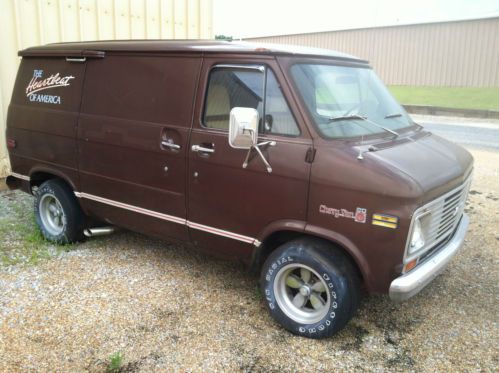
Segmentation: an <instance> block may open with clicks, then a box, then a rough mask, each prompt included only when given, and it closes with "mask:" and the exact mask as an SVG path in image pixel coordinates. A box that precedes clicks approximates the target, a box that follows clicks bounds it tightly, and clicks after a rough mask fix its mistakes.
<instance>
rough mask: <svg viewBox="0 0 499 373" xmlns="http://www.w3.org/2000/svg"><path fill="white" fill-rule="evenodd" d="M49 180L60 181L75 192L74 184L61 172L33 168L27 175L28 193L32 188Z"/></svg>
mask: <svg viewBox="0 0 499 373" xmlns="http://www.w3.org/2000/svg"><path fill="white" fill-rule="evenodd" d="M51 179H60V180H62V181H64V182H65V183H66V184H67V185H68V186H69V187H70V188H71V190H73V191H75V190H76V185H75V183H74V182H73V181H72V180H71V178H69V177H68V176H67V175H65V174H64V173H63V172H61V171H59V170H55V169H52V168H49V167H34V168H32V169H31V172H30V174H29V180H30V191H32V189H33V187H38V186H40V185H41V184H43V183H44V182H45V181H47V180H51Z"/></svg>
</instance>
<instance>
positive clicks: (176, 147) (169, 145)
mask: <svg viewBox="0 0 499 373" xmlns="http://www.w3.org/2000/svg"><path fill="white" fill-rule="evenodd" d="M161 145H163V146H164V147H166V148H169V149H172V150H180V145H177V144H174V143H173V142H168V141H166V140H163V141H161Z"/></svg>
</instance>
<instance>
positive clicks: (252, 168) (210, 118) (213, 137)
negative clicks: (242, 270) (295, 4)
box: [188, 58, 312, 261]
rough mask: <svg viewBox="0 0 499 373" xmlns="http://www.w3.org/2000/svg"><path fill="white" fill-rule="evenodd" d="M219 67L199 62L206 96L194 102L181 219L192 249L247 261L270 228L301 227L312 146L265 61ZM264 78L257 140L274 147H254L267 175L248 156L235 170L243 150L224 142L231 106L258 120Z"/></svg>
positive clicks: (271, 63) (273, 70)
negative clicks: (186, 211) (185, 203)
mask: <svg viewBox="0 0 499 373" xmlns="http://www.w3.org/2000/svg"><path fill="white" fill-rule="evenodd" d="M226 61H227V60H226V59H222V58H217V59H215V58H206V59H205V60H204V63H203V69H202V72H201V77H200V89H199V91H200V92H206V95H205V97H202V96H201V97H199V99H198V100H197V103H196V107H197V108H196V112H195V117H196V120H195V121H194V124H193V129H192V134H191V141H190V145H189V176H188V180H189V215H188V220H189V227H190V233H191V237H192V239H193V240H194V241H195V242H196V243H197V244H198V245H199V246H201V247H205V248H207V249H210V250H216V251H217V254H219V255H222V256H226V257H237V258H239V259H242V260H243V261H249V260H250V256H251V254H252V251H253V250H252V249H253V248H254V246H253V245H258V240H257V237H259V235H260V234H261V233H262V231H263V230H264V229H265V228H266V227H268V226H269V225H270V224H271V223H276V222H277V221H281V222H282V221H287V222H291V221H301V222H304V221H306V213H307V195H308V182H309V174H310V164H309V163H307V161H306V156H307V152H308V151H309V150H310V148H311V146H312V140H311V138H310V137H309V134H308V133H307V132H306V129H305V128H302V129H301V131H300V128H299V126H298V125H297V123H298V122H299V121H298V120H296V118H295V116H294V115H293V114H292V112H291V110H290V109H289V105H288V101H287V99H286V97H289V91H288V90H287V86H286V85H285V84H284V77H283V76H282V75H281V74H280V70H279V68H278V67H277V66H276V65H275V62H274V60H273V59H268V60H264V61H255V62H254V63H248V62H247V59H245V62H244V63H243V64H241V63H238V62H237V61H236V62H234V63H233V62H230V63H228V62H226ZM262 67H264V68H266V69H267V73H266V74H265V73H264V70H263V69H262ZM265 75H267V84H266V101H265V106H266V109H265V113H266V119H267V120H266V121H265V122H266V123H265V124H263V123H262V122H261V125H260V134H259V141H260V142H262V141H267V140H274V141H276V142H277V144H276V146H273V147H267V148H262V152H263V154H264V156H265V157H266V159H267V160H268V161H269V163H270V165H271V167H272V172H271V173H269V172H268V171H267V169H266V167H265V165H264V164H263V162H262V160H261V159H260V158H259V157H258V156H257V154H256V152H255V151H253V153H252V156H251V157H250V161H249V164H248V166H247V168H243V167H242V164H243V162H244V160H245V157H246V154H247V150H244V149H234V148H232V147H231V146H230V145H229V143H228V127H229V113H230V110H231V109H232V108H233V107H252V108H254V109H257V110H258V111H259V113H260V115H262V113H263V104H264V102H263V96H264V94H263V83H264V79H265ZM286 93H287V94H286ZM260 118H261V116H260Z"/></svg>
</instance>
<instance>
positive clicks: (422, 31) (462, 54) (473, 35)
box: [246, 18, 499, 87]
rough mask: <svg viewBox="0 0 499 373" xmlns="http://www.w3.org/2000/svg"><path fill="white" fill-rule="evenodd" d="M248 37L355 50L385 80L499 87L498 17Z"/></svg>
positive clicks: (255, 39)
mask: <svg viewBox="0 0 499 373" xmlns="http://www.w3.org/2000/svg"><path fill="white" fill-rule="evenodd" d="M246 40H251V41H259V42H267V43H281V44H298V45H304V46H312V47H319V48H329V49H335V50H338V51H341V52H346V53H349V54H353V55H355V56H358V57H361V58H363V59H367V60H369V61H370V62H371V64H372V66H373V67H374V68H375V70H376V71H377V73H378V74H379V75H380V76H381V78H382V79H383V81H384V82H385V83H386V84H392V85H415V86H438V87H459V86H463V87H499V18H490V19H480V20H471V21H456V22H442V23H430V24H417V25H408V26H391V27H378V28H368V29H356V30H344V31H331V32H319V33H310V34H297V35H282V36H272V37H261V38H250V39H246Z"/></svg>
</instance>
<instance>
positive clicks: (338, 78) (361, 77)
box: [291, 64, 413, 139]
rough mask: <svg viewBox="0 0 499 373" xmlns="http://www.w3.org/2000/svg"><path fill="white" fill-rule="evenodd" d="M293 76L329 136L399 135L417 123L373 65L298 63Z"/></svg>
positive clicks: (306, 101)
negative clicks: (348, 65) (351, 65)
mask: <svg viewBox="0 0 499 373" xmlns="http://www.w3.org/2000/svg"><path fill="white" fill-rule="evenodd" d="M291 75H292V77H293V79H294V81H295V83H296V85H297V87H298V90H299V92H300V95H301V96H302V98H303V100H304V101H305V104H306V106H307V107H308V110H309V111H310V113H311V116H312V117H313V119H314V121H315V123H316V125H317V128H318V129H319V131H320V133H321V134H322V135H323V136H324V137H326V138H330V139H341V138H349V137H358V136H370V135H377V134H382V133H391V134H396V133H397V131H398V130H400V129H403V128H407V127H410V126H412V125H413V122H412V120H411V119H410V117H409V116H408V115H407V113H406V111H405V110H404V108H403V107H402V106H401V105H400V104H399V103H398V102H397V101H396V100H395V99H394V98H393V96H392V95H391V94H390V92H389V91H388V89H387V88H386V87H385V85H384V84H383V83H382V81H381V80H380V79H379V78H378V77H377V75H376V74H375V73H374V71H373V70H372V69H370V68H360V67H345V66H334V65H319V64H296V65H293V66H292V68H291Z"/></svg>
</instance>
